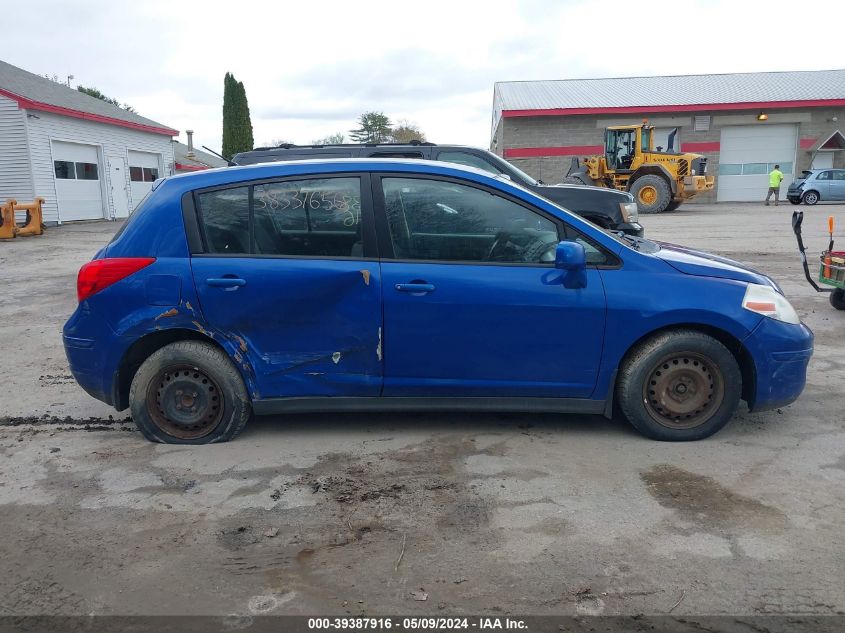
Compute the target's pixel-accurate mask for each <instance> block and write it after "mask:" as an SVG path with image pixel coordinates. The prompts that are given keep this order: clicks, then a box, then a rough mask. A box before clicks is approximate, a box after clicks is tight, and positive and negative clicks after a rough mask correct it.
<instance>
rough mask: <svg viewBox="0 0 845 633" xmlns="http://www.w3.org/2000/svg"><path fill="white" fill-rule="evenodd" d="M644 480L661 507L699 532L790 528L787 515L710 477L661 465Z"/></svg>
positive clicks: (644, 477) (648, 473)
mask: <svg viewBox="0 0 845 633" xmlns="http://www.w3.org/2000/svg"><path fill="white" fill-rule="evenodd" d="M640 478H641V479H642V480H643V482H644V483H645V484H646V487H647V488H648V491H649V493H650V494H651V496H652V497H654V499H655V500H656V501H657V502H658V503H659V504H660V505H661V506H663V507H664V508H669V509H670V510H674V511H675V512H676V513H677V514H678V517H679V518H681V519H682V520H684V521H687V522H689V523H692V524H695V525H696V526H697V528H698V529H705V530H709V531H714V530H715V531H722V530H730V531H745V530H756V531H779V530H783V529H785V528H786V526H787V518H786V515H785V514H784V513H783V512H781V511H780V510H778V509H777V508H774V507H772V506H769V505H766V504H764V503H761V502H760V501H757V500H756V499H751V498H750V497H744V496H742V495H740V494H737V493H735V492H733V491H732V490H730V489H729V488H726V487H725V486H723V485H722V484H720V483H719V482H718V481H716V480H715V479H713V478H712V477H708V476H706V475H698V474H696V473H691V472H689V471H686V470H683V469H682V468H677V467H675V466H671V465H669V464H660V465H657V466H655V467H654V468H651V469H650V470H647V471H644V472H642V473H640Z"/></svg>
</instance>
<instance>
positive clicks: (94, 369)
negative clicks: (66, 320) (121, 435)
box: [62, 334, 114, 405]
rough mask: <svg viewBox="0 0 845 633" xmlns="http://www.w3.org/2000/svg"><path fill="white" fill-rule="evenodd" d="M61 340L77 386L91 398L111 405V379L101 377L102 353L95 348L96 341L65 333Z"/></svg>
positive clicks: (102, 372)
mask: <svg viewBox="0 0 845 633" xmlns="http://www.w3.org/2000/svg"><path fill="white" fill-rule="evenodd" d="M62 341H63V342H64V346H65V355H66V356H67V361H68V365H69V366H70V373H71V374H73V377H74V378H75V379H76V382H77V383H79V386H80V387H82V388H83V389H84V390H85V391H86V392H87V393H88V395H90V396H92V397H93V398H96V399H97V400H100V401H102V402H105V403H106V404H109V405H113V404H114V402H113V398H112V395H111V380H108V381H106V380H104V379H103V374H104V371H103V369H104V368H103V365H102V362H103V354H102V352H101V351H100V350H99V349H98V348H97V344H96V341H95V340H94V339H91V338H82V337H78V336H68V335H67V334H64V335H63V336H62Z"/></svg>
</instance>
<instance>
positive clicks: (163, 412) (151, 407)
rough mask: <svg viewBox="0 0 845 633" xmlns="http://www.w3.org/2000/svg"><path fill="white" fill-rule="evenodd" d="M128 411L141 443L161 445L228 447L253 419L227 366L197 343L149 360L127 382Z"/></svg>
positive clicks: (218, 353) (169, 348)
mask: <svg viewBox="0 0 845 633" xmlns="http://www.w3.org/2000/svg"><path fill="white" fill-rule="evenodd" d="M129 408H130V411H131V412H132V419H133V420H134V421H135V424H136V425H137V426H138V429H139V430H140V431H141V433H142V434H143V435H144V437H146V438H147V439H148V440H150V441H152V442H162V443H164V444H211V443H214V442H227V441H229V440H231V439H234V438H235V436H237V435H238V433H240V432H241V431H242V430H243V428H244V426H245V425H246V423H247V421H248V420H249V418H250V415H251V413H252V407H251V405H250V400H249V394H248V393H247V390H246V387H245V386H244V382H243V380H242V379H241V376H240V374H239V373H238V370H237V369H235V366H234V365H233V364H232V361H231V360H230V359H229V357H228V356H227V355H226V353H225V352H224V351H223V350H221V349H220V348H218V347H215V346H214V345H211V344H210V343H204V342H201V341H179V342H177V343H171V344H170V345H165V346H164V347H162V348H161V349H159V350H158V351H156V352H154V353H153V354H152V355H150V357H149V358H147V360H145V361H144V362H143V363H142V364H141V366H140V367H139V368H138V371H137V372H136V373H135V376H134V378H133V379H132V386H131V387H130V389H129Z"/></svg>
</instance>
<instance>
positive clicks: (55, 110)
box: [0, 88, 179, 136]
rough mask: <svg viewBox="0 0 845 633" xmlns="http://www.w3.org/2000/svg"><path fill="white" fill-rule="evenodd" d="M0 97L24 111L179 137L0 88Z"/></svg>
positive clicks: (176, 133)
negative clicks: (15, 103)
mask: <svg viewBox="0 0 845 633" xmlns="http://www.w3.org/2000/svg"><path fill="white" fill-rule="evenodd" d="M0 95H3V96H4V97H9V99H12V100H14V101H17V103H18V107H19V108H21V109H23V110H38V111H41V112H50V113H52V114H61V115H62V116H68V117H72V118H74V119H85V120H86V121H94V122H96V123H105V124H106V125H117V126H119V127H127V128H129V129H131V130H141V131H143V132H152V133H153V134H163V135H164V136H179V131H178V130H173V129H171V128H169V127H157V126H155V125H146V124H144V123H133V122H132V121H123V120H122V119H115V118H112V117H110V116H103V115H102V114H92V113H90V112H82V111H81V110H73V109H71V108H64V107H62V106H55V105H50V104H49V103H41V102H40V101H33V100H32V99H27V98H26V97H21V96H20V95H16V94H15V93H13V92H9V91H8V90H3V89H2V88H0Z"/></svg>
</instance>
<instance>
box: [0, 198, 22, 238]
mask: <svg viewBox="0 0 845 633" xmlns="http://www.w3.org/2000/svg"><path fill="white" fill-rule="evenodd" d="M14 203H15V201H14V200H7V201H6V202H4V203H2V204H0V240H7V239H9V238H12V237H15V229H17V228H18V227H17V226H15V208H14Z"/></svg>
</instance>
